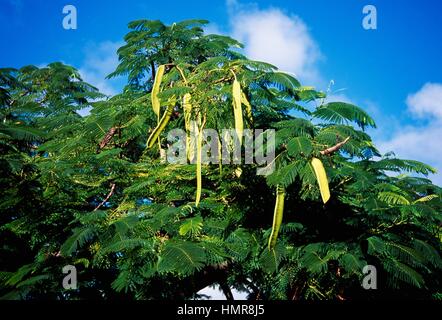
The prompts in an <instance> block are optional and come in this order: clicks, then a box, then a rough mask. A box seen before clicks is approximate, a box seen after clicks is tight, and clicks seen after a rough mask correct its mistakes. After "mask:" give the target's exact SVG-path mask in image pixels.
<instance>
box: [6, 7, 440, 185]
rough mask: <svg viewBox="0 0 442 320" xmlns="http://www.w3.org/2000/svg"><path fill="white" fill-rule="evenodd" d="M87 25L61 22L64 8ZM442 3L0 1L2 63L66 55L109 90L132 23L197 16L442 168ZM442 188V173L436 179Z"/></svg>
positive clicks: (387, 142)
mask: <svg viewBox="0 0 442 320" xmlns="http://www.w3.org/2000/svg"><path fill="white" fill-rule="evenodd" d="M68 4H72V5H74V6H75V7H76V8H77V11H78V28H77V29H76V30H65V29H63V27H62V20H63V17H64V15H63V13H62V9H63V7H64V6H65V5H68ZM368 4H372V5H374V6H375V7H376V9H377V29H376V30H365V29H364V28H363V27H362V19H363V18H364V14H363V13H362V8H363V7H364V6H365V5H368ZM441 14H442V2H439V1H433V0H416V1H412V0H410V1H406V0H404V1H372V0H371V1H368V0H362V1H359V0H351V1H348V0H334V1H326V0H289V1H283V0H270V1H269V0H267V1H260V0H255V1H248V0H237V1H235V0H227V1H226V0H212V1H193V0H187V1H173V0H169V1H146V0H144V1H142V0H126V1H109V0H107V1H104V0H96V1H87V0H51V1H47V0H0V24H1V28H0V36H1V39H2V49H1V50H0V67H6V66H12V67H20V66H23V65H27V64H35V65H39V66H41V65H44V64H46V63H49V62H52V61H63V62H65V63H68V64H71V65H73V66H75V67H77V68H78V69H79V70H80V72H81V73H82V74H83V76H84V78H85V79H86V80H87V81H89V82H91V83H92V84H94V85H96V86H98V87H99V88H100V89H102V90H103V91H104V92H106V93H109V94H113V93H116V92H118V90H119V88H120V87H121V83H122V80H114V81H106V80H104V76H105V75H106V74H107V73H109V72H111V71H112V70H113V69H114V68H115V66H116V63H117V60H116V55H115V50H116V49H117V48H118V47H119V46H120V45H121V44H122V39H123V36H124V34H125V33H126V32H127V23H128V22H129V21H131V20H135V19H142V18H146V19H160V20H162V21H164V22H166V23H171V22H174V21H179V20H183V19H189V18H204V19H208V20H210V21H211V22H212V24H211V25H210V26H209V31H211V32H220V33H224V34H228V35H232V36H234V37H236V38H238V39H239V40H241V41H243V42H244V43H245V45H246V48H245V52H246V53H247V54H248V55H249V56H251V57H252V58H256V59H261V60H266V61H268V62H271V63H274V64H275V65H277V66H278V67H280V68H281V69H283V70H284V71H289V72H294V73H295V74H297V75H298V77H299V78H300V79H301V80H302V81H303V84H305V85H314V86H317V87H318V88H320V89H323V90H325V89H327V86H328V84H329V82H330V80H334V85H333V86H332V89H331V90H332V91H331V92H332V98H331V99H336V100H339V99H342V100H345V101H350V102H353V103H355V104H358V105H360V106H361V107H363V108H365V109H367V110H368V111H369V112H370V113H371V114H372V115H373V116H374V117H375V120H377V122H378V126H379V128H378V129H377V130H375V131H372V132H370V133H371V134H372V135H373V137H374V139H375V142H376V143H377V144H378V146H379V147H380V148H381V151H383V152H387V151H390V150H394V151H396V153H397V155H398V156H401V157H404V158H414V159H418V160H421V161H425V162H428V163H430V164H432V165H434V166H435V167H437V168H438V169H439V170H440V171H441V170H442V143H440V142H439V141H438V140H439V139H440V138H442V125H441V124H442V60H441V58H440V57H441V52H442V19H440V15H441ZM434 179H435V181H437V182H438V183H439V184H442V176H441V175H440V174H439V175H437V176H436V177H434Z"/></svg>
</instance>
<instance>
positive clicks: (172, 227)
mask: <svg viewBox="0 0 442 320" xmlns="http://www.w3.org/2000/svg"><path fill="white" fill-rule="evenodd" d="M206 23H207V22H206V21H204V20H189V21H183V22H179V23H174V24H172V25H170V26H166V25H164V24H163V23H162V22H160V21H150V20H139V21H134V22H131V23H129V28H130V29H131V30H130V32H129V33H128V34H127V35H126V36H125V41H126V44H125V45H124V46H123V47H121V48H120V49H119V50H118V54H119V60H120V64H119V66H118V67H117V68H116V70H115V72H113V73H112V74H110V75H109V76H110V77H113V76H120V75H127V77H128V84H127V86H126V87H125V88H124V90H123V92H122V93H120V94H117V95H115V96H113V97H109V98H103V96H102V95H100V94H99V93H98V91H97V90H96V89H95V88H94V87H93V86H91V85H89V84H87V83H84V82H83V81H82V80H81V78H80V76H79V74H78V72H77V71H76V70H75V69H73V68H72V67H69V66H65V65H62V64H59V63H55V64H51V65H49V66H48V67H47V68H42V69H38V68H36V67H25V68H22V69H20V70H12V69H4V70H2V71H1V74H0V75H1V77H0V87H1V90H0V99H1V104H2V109H1V110H2V117H3V119H4V121H3V123H2V125H1V127H0V133H1V136H0V139H1V145H0V146H1V148H2V158H1V161H2V168H6V169H2V170H4V171H3V172H2V180H1V181H2V182H1V183H2V190H5V191H2V201H1V203H2V220H1V222H2V226H1V229H0V230H1V237H2V238H3V239H6V242H2V243H5V245H3V248H2V250H1V251H0V257H1V258H0V259H1V260H2V261H7V263H5V264H3V263H2V266H4V267H3V270H2V273H1V277H0V283H1V287H0V290H1V293H2V294H3V295H4V296H3V297H4V298H22V299H32V298H40V297H49V298H54V299H87V298H103V299H111V298H125V299H153V298H157V299H158V298H159V299H176V298H184V299H185V298H191V297H196V296H197V292H198V291H199V290H200V289H202V288H204V287H206V286H207V285H211V284H219V285H220V286H221V288H222V289H223V291H224V293H225V295H226V297H228V298H231V297H232V296H231V292H230V288H231V287H235V288H237V289H240V290H244V289H247V290H248V291H249V292H250V298H251V299H294V300H299V299H301V300H303V299H353V298H366V299H369V298H383V297H389V296H395V297H404V296H407V297H423V298H440V293H439V291H440V284H441V280H442V279H441V278H440V274H441V273H440V269H441V266H442V263H441V258H440V253H441V243H440V239H441V238H440V232H441V230H440V224H441V218H440V216H439V215H438V213H439V212H440V210H441V207H442V202H441V200H440V197H441V195H442V190H441V188H440V187H438V186H435V185H433V184H432V183H431V181H430V180H428V179H426V178H423V177H422V175H424V176H425V175H428V174H429V173H432V172H435V170H434V169H433V168H431V167H430V166H428V165H425V164H423V163H421V162H418V161H414V160H403V159H398V158H396V157H395V156H394V154H387V155H384V156H381V155H380V154H379V151H378V150H377V149H376V147H375V146H374V144H373V142H372V141H371V138H370V136H369V135H368V134H367V133H366V132H365V131H364V130H365V128H366V127H375V122H374V120H373V119H372V118H371V117H370V116H369V115H368V114H367V113H366V112H365V111H364V110H362V109H360V108H359V107H357V106H354V105H351V104H348V103H341V102H327V97H326V94H325V93H323V92H319V91H316V90H315V89H314V88H312V87H306V86H302V85H301V84H300V83H299V81H298V80H297V79H296V78H294V77H293V76H292V75H290V74H287V73H283V72H281V71H278V70H277V68H276V67H274V66H272V65H270V64H268V63H264V62H258V61H253V60H249V59H247V58H246V57H245V56H243V55H242V54H240V53H239V51H238V50H237V49H238V48H240V47H241V44H239V43H238V42H237V41H235V40H233V39H231V38H229V37H225V36H219V35H206V34H204V32H203V26H204V24H206ZM88 106H91V107H92V109H91V111H90V114H89V115H88V116H85V117H81V116H80V115H79V114H78V113H77V111H78V110H80V109H82V108H84V107H88ZM295 114H296V116H295ZM176 128H181V129H183V130H184V132H186V145H187V146H188V147H192V148H191V151H190V152H188V153H186V156H185V158H186V159H187V160H193V161H192V162H193V163H187V164H170V163H167V162H165V158H164V157H165V156H164V154H165V150H166V149H167V148H168V146H169V145H170V144H171V143H173V141H170V139H169V140H168V138H167V133H168V132H169V131H170V130H171V129H176ZM206 128H210V129H213V130H215V132H217V133H219V134H220V135H221V134H222V129H225V128H232V129H233V130H234V132H235V134H236V136H237V137H238V141H241V142H242V148H245V147H246V146H245V145H246V144H247V143H246V140H245V139H246V137H245V134H244V129H246V128H250V129H256V128H259V129H263V130H270V129H274V130H276V145H275V147H276V157H275V159H274V161H273V162H272V163H271V164H269V166H272V168H273V169H274V171H273V173H271V174H269V175H267V176H262V175H257V173H256V169H257V165H250V164H244V162H243V163H240V164H234V165H218V164H204V163H202V160H201V158H202V156H203V153H204V152H203V151H202V150H204V146H205V145H207V143H208V141H205V139H203V138H202V135H199V133H201V132H202V130H203V129H206ZM266 132H269V131H266ZM266 132H264V133H263V134H265V133H266ZM194 134H196V136H197V137H198V138H197V139H192V136H193V135H194ZM218 143H219V142H218V141H217V145H219V144H218ZM267 143H269V142H267ZM255 152H258V150H255ZM217 156H219V155H217ZM3 163H5V165H3ZM6 164H7V165H6ZM14 165H15V166H16V167H14ZM14 168H15V169H14ZM25 168H26V169H25ZM392 171H393V172H397V173H398V174H399V175H397V176H393V175H391V174H390V173H389V172H392ZM406 172H409V173H417V174H419V175H421V176H411V175H407V174H405V173H406ZM272 219H273V225H272ZM17 252H18V253H19V256H20V258H19V259H18V257H17V258H14V259H12V257H13V256H14V255H16V254H17ZM68 264H70V265H74V266H76V267H77V269H78V271H79V274H78V279H79V282H80V286H79V288H78V289H76V290H64V289H63V288H62V287H61V279H62V278H63V274H62V273H61V270H62V267H63V266H64V265H68ZM367 264H370V265H374V266H375V267H376V268H377V270H378V276H379V280H378V284H379V290H377V291H370V290H364V289H363V288H362V287H361V283H362V279H363V277H364V274H363V267H364V266H365V265H367ZM399 289H400V290H399Z"/></svg>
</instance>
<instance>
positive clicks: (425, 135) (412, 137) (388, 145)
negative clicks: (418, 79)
mask: <svg viewBox="0 0 442 320" xmlns="http://www.w3.org/2000/svg"><path fill="white" fill-rule="evenodd" d="M406 104H407V106H408V111H409V113H410V115H411V117H412V118H413V119H416V120H417V119H418V118H419V119H424V120H426V122H425V123H424V124H421V125H418V124H416V125H407V126H395V127H396V129H393V128H391V127H390V130H392V134H391V137H390V138H388V139H385V140H382V139H380V140H379V141H378V143H377V145H378V147H379V149H380V150H381V151H382V152H387V151H394V153H395V154H396V155H397V156H398V157H401V158H408V159H417V160H420V161H423V162H426V163H428V164H430V165H432V166H434V167H435V168H436V169H438V172H439V173H438V174H437V175H435V176H433V178H432V179H433V180H434V181H435V183H438V184H439V185H442V175H441V171H442V143H441V141H440V139H441V137H442V84H439V83H426V84H424V85H423V87H422V88H421V89H420V90H419V91H417V92H415V93H412V94H410V95H408V97H407V99H406ZM383 125H384V126H386V127H388V126H389V124H388V123H383Z"/></svg>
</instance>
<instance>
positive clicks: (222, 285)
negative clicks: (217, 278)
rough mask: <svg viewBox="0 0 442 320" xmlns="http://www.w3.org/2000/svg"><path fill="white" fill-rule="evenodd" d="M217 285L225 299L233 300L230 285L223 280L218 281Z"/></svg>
mask: <svg viewBox="0 0 442 320" xmlns="http://www.w3.org/2000/svg"><path fill="white" fill-rule="evenodd" d="M219 286H220V288H221V290H222V291H223V293H224V296H225V297H226V300H228V301H233V300H235V299H234V298H233V294H232V290H230V287H229V285H228V284H227V283H225V282H224V281H223V282H220V283H219Z"/></svg>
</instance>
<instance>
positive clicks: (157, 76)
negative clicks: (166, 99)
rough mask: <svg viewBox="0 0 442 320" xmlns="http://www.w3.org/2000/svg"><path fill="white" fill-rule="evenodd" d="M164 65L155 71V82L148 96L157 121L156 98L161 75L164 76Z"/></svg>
mask: <svg viewBox="0 0 442 320" xmlns="http://www.w3.org/2000/svg"><path fill="white" fill-rule="evenodd" d="M164 68H165V67H164V65H160V66H159V67H158V69H157V72H156V74H155V80H154V82H153V87H152V92H151V94H150V97H151V100H152V109H153V112H155V114H156V115H157V117H158V120H159V118H160V106H161V104H160V99H159V98H158V93H160V85H161V80H162V79H163V75H164Z"/></svg>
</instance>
